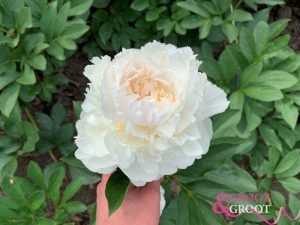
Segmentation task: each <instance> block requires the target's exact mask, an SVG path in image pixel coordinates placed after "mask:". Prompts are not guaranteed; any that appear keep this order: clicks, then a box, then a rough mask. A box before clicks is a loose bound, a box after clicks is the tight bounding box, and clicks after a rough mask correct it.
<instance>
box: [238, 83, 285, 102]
mask: <svg viewBox="0 0 300 225" xmlns="http://www.w3.org/2000/svg"><path fill="white" fill-rule="evenodd" d="M243 92H244V93H245V95H247V96H248V97H250V98H253V99H257V100H260V101H263V102H271V101H276V100H280V99H282V98H283V95H282V93H281V91H280V90H278V89H276V88H274V87H272V86H269V85H263V84H259V83H254V84H252V85H251V86H247V87H245V88H243Z"/></svg>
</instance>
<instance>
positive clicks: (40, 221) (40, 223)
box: [37, 218, 57, 225]
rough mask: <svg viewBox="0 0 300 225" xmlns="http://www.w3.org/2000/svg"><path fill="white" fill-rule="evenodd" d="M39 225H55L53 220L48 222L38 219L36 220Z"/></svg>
mask: <svg viewBox="0 0 300 225" xmlns="http://www.w3.org/2000/svg"><path fill="white" fill-rule="evenodd" d="M37 221H38V224H39V225H57V223H56V222H55V221H54V220H50V219H47V218H39V219H37Z"/></svg>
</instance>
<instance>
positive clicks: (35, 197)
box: [28, 191, 46, 210]
mask: <svg viewBox="0 0 300 225" xmlns="http://www.w3.org/2000/svg"><path fill="white" fill-rule="evenodd" d="M45 199H46V196H45V192H44V191H36V192H34V193H32V194H31V195H30V196H29V199H28V203H29V205H30V207H31V208H32V209H33V210H36V209H38V208H40V207H41V206H42V205H43V203H44V202H45Z"/></svg>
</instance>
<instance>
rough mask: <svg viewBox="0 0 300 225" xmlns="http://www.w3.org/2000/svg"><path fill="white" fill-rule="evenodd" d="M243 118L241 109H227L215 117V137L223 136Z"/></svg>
mask: <svg viewBox="0 0 300 225" xmlns="http://www.w3.org/2000/svg"><path fill="white" fill-rule="evenodd" d="M240 119H241V111H240V110H226V111H225V112H224V113H222V114H219V115H216V116H215V117H214V126H213V128H214V133H213V136H214V138H216V137H222V136H223V135H224V132H225V131H228V130H230V129H233V128H234V127H235V126H236V125H237V124H238V122H239V121H240Z"/></svg>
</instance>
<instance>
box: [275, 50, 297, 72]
mask: <svg viewBox="0 0 300 225" xmlns="http://www.w3.org/2000/svg"><path fill="white" fill-rule="evenodd" d="M299 67H300V55H299V54H296V55H292V56H290V57H289V58H287V59H285V60H283V61H281V62H280V63H278V64H277V65H276V66H275V68H274V69H275V70H281V71H286V72H288V73H293V72H295V71H296V70H297V69H298V68H299Z"/></svg>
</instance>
